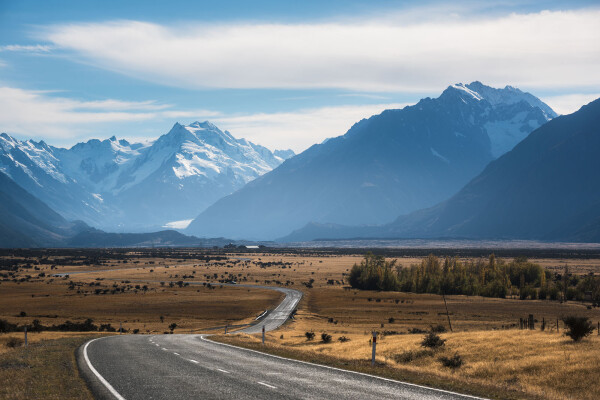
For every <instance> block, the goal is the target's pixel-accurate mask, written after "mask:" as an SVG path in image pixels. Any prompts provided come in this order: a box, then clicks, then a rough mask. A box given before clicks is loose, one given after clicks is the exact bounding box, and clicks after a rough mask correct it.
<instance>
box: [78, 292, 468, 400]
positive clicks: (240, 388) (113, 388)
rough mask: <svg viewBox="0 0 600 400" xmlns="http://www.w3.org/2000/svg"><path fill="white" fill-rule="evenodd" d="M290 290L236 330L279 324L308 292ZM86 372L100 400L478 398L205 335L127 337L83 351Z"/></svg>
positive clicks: (100, 341) (96, 342) (252, 330)
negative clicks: (256, 318)
mask: <svg viewBox="0 0 600 400" xmlns="http://www.w3.org/2000/svg"><path fill="white" fill-rule="evenodd" d="M236 286H243V287H253V288H260V289H273V290H278V291H280V292H283V293H284V294H285V295H286V296H285V298H284V299H283V300H282V302H281V303H280V304H279V305H278V306H277V308H275V310H273V311H271V312H270V313H268V314H267V315H266V316H265V317H264V318H262V319H261V320H260V321H259V322H258V323H256V324H255V325H252V326H250V327H248V328H245V329H243V330H240V331H238V332H244V333H258V332H260V331H262V327H263V326H264V327H265V330H266V331H271V330H274V329H277V328H279V327H280V326H281V325H282V324H283V323H284V322H285V321H286V320H287V319H288V318H289V316H290V314H291V313H292V311H293V310H294V309H295V308H296V306H297V304H298V302H299V301H300V299H301V298H302V293H301V292H299V291H297V290H293V289H287V288H280V287H269V286H253V285H236ZM77 356H78V357H77V359H78V364H79V367H80V370H81V372H82V375H83V376H84V378H85V379H86V381H87V382H88V385H89V386H90V388H91V389H92V391H93V393H94V396H95V397H96V398H99V399H118V400H123V399H127V400H134V399H364V400H370V399H426V400H429V399H448V400H449V399H453V400H454V399H475V397H471V396H466V395H461V394H458V393H452V392H447V391H443V390H438V389H433V388H426V387H422V386H418V385H413V384H409V383H404V382H399V381H394V380H390V379H385V378H380V377H376V376H372V375H367V374H361V373H357V372H351V371H345V370H341V369H337V368H332V367H327V366H321V365H316V364H311V363H306V362H302V361H296V360H291V359H286V358H282V357H278V356H273V355H269V354H265V353H260V352H257V351H254V350H248V349H243V348H240V347H235V346H231V345H227V344H222V343H217V342H213V341H211V340H210V339H209V337H207V336H206V335H177V334H176V335H122V336H110V337H104V338H99V339H94V340H91V341H89V342H87V343H86V344H84V345H83V346H82V347H80V348H79V349H78V354H77Z"/></svg>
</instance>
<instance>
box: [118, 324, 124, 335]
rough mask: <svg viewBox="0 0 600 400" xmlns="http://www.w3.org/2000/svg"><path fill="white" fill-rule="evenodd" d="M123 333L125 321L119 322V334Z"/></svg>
mask: <svg viewBox="0 0 600 400" xmlns="http://www.w3.org/2000/svg"><path fill="white" fill-rule="evenodd" d="M122 334H123V323H122V322H119V335H122Z"/></svg>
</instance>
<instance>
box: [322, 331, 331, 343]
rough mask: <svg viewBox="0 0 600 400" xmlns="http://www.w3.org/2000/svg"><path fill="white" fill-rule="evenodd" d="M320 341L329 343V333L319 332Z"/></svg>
mask: <svg viewBox="0 0 600 400" xmlns="http://www.w3.org/2000/svg"><path fill="white" fill-rule="evenodd" d="M321 341H322V342H323V343H331V335H329V334H327V333H325V332H323V333H321Z"/></svg>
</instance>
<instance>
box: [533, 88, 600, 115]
mask: <svg viewBox="0 0 600 400" xmlns="http://www.w3.org/2000/svg"><path fill="white" fill-rule="evenodd" d="M598 98H600V93H592V94H589V93H587V94H581V93H574V94H565V95H560V96H548V97H544V98H542V100H543V101H544V103H546V104H548V105H549V106H550V107H552V109H553V110H554V111H556V112H557V113H558V114H563V115H566V114H571V113H574V112H575V111H577V110H579V109H580V108H581V107H582V106H584V105H586V104H588V103H589V102H591V101H593V100H596V99H598Z"/></svg>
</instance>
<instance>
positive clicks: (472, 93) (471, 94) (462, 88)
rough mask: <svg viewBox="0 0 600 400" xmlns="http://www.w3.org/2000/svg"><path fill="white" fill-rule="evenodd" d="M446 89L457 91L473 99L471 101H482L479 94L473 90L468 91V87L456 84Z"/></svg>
mask: <svg viewBox="0 0 600 400" xmlns="http://www.w3.org/2000/svg"><path fill="white" fill-rule="evenodd" d="M448 89H454V90H458V91H460V92H461V93H463V94H465V95H467V96H468V97H469V98H473V99H475V100H478V101H479V100H483V96H482V95H481V94H479V93H478V92H476V91H475V90H472V89H470V88H469V87H468V85H464V84H462V83H456V84H454V85H452V86H449V87H448ZM448 89H447V90H448Z"/></svg>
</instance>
